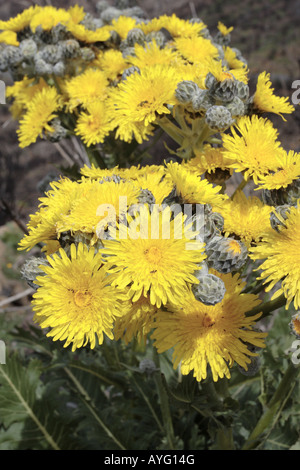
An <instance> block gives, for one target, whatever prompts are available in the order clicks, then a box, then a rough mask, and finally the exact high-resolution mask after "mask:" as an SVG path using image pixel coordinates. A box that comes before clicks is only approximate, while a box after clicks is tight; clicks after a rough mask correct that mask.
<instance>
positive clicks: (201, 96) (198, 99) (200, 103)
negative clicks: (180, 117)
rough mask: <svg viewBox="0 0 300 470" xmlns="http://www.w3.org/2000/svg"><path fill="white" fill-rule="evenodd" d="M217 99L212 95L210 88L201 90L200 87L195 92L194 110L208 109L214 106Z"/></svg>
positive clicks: (192, 103) (193, 98) (193, 99)
mask: <svg viewBox="0 0 300 470" xmlns="http://www.w3.org/2000/svg"><path fill="white" fill-rule="evenodd" d="M214 104H215V101H214V100H213V98H212V97H211V95H210V93H209V91H208V90H201V89H200V88H199V89H198V90H197V91H196V92H195V93H194V95H193V97H192V102H191V105H192V108H193V110H194V111H196V112H197V111H206V110H207V109H208V108H210V107H211V106H213V105H214Z"/></svg>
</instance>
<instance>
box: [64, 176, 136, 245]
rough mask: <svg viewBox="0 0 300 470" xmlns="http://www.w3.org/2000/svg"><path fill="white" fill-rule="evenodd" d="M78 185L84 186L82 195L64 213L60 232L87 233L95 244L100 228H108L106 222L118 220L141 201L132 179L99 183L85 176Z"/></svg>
mask: <svg viewBox="0 0 300 470" xmlns="http://www.w3.org/2000/svg"><path fill="white" fill-rule="evenodd" d="M78 185H79V186H81V192H80V195H79V196H78V198H76V199H74V200H73V204H72V206H71V207H70V209H69V211H68V213H67V214H66V213H64V214H62V216H61V218H60V221H59V222H57V224H56V227H57V232H58V233H62V232H66V231H71V232H72V233H74V232H83V233H87V234H89V235H91V236H92V239H91V243H92V244H94V243H96V242H97V241H98V236H99V233H100V231H101V228H103V230H104V229H105V228H106V221H107V220H108V219H109V221H110V222H117V221H118V220H119V217H120V216H122V215H123V214H124V213H126V212H127V210H128V206H131V205H132V204H136V203H137V202H138V195H139V192H140V189H139V188H138V187H137V186H136V185H134V184H133V183H132V182H130V181H120V183H115V182H114V181H103V182H101V183H100V182H99V181H97V180H84V179H82V181H81V182H80V183H78ZM110 217H111V219H110ZM102 223H103V224H104V225H103V227H102V225H101V224H102Z"/></svg>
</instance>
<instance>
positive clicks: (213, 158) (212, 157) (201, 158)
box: [182, 145, 232, 175]
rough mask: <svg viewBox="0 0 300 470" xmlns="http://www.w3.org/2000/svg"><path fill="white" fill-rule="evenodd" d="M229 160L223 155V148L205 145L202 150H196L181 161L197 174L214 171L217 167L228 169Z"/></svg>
mask: <svg viewBox="0 0 300 470" xmlns="http://www.w3.org/2000/svg"><path fill="white" fill-rule="evenodd" d="M230 163H231V160H230V159H228V158H226V157H225V156H224V149H223V148H220V147H212V146H211V145H205V146H204V148H203V150H202V151H199V150H196V151H195V157H193V158H191V159H190V160H187V161H186V162H185V163H182V165H184V167H185V168H187V169H188V170H189V171H193V172H195V173H197V174H198V175H202V174H203V173H205V172H208V173H214V172H215V171H216V170H217V169H221V170H229V171H232V169H231V170H230Z"/></svg>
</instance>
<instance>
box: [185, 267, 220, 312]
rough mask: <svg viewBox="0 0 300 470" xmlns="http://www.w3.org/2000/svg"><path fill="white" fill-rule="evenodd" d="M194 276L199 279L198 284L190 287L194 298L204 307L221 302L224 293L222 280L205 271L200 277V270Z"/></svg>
mask: <svg viewBox="0 0 300 470" xmlns="http://www.w3.org/2000/svg"><path fill="white" fill-rule="evenodd" d="M195 274H196V277H197V278H198V279H199V284H193V286H192V291H193V294H194V296H195V298H196V299H197V300H199V301H200V302H202V303H203V304H205V305H215V304H217V303H219V302H221V301H222V300H223V298H224V295H225V292H226V288H225V285H224V282H223V281H222V279H221V278H220V277H218V276H216V275H215V274H211V273H207V272H205V271H204V273H203V275H201V270H200V271H197V273H195Z"/></svg>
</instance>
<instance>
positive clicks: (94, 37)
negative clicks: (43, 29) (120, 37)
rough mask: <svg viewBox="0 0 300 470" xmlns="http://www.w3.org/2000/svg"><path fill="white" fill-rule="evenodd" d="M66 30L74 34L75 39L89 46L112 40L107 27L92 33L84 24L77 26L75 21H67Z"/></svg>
mask: <svg viewBox="0 0 300 470" xmlns="http://www.w3.org/2000/svg"><path fill="white" fill-rule="evenodd" d="M66 28H67V30H68V31H69V32H70V33H72V35H73V36H74V38H76V39H78V40H79V41H82V42H86V43H88V44H90V43H94V42H104V41H107V40H108V39H109V38H110V33H109V31H108V29H107V28H106V27H105V26H103V27H102V28H98V29H96V30H95V31H92V30H90V29H87V28H86V27H85V26H84V25H83V24H76V23H74V22H73V21H67V22H66Z"/></svg>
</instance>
